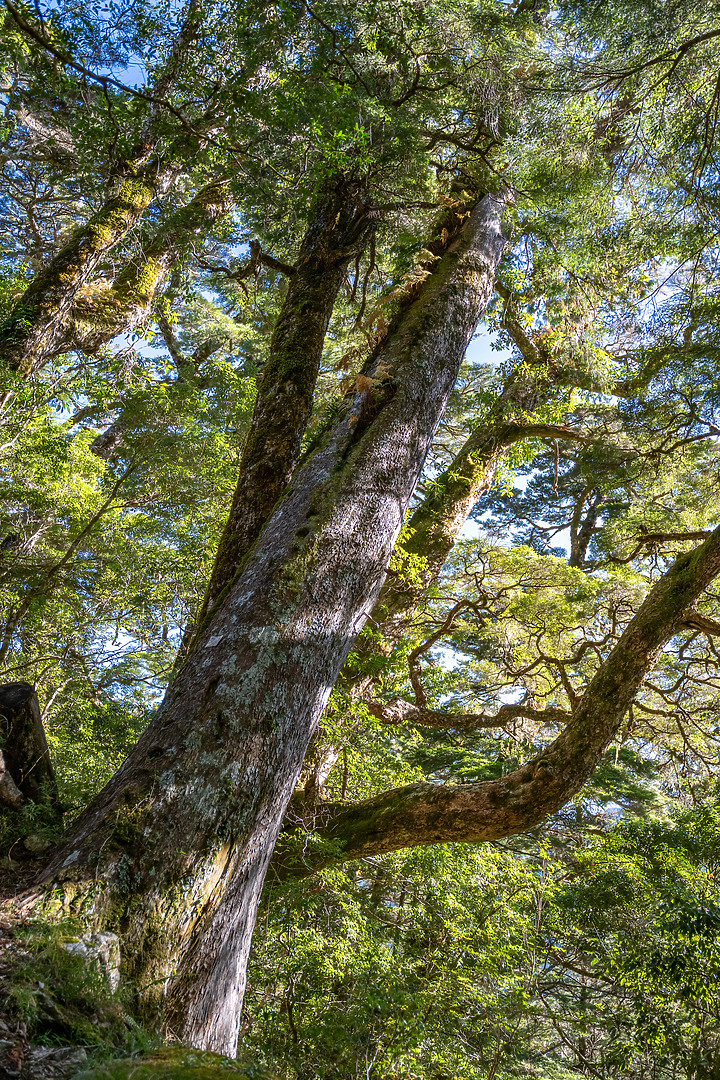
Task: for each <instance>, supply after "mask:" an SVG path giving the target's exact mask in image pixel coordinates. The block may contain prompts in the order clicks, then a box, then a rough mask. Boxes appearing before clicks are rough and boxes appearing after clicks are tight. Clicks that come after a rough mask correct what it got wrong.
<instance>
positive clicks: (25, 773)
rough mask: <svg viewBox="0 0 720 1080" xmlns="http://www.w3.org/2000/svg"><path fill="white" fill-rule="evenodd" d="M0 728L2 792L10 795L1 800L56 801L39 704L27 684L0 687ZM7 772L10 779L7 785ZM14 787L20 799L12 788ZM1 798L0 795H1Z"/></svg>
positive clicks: (19, 801)
mask: <svg viewBox="0 0 720 1080" xmlns="http://www.w3.org/2000/svg"><path fill="white" fill-rule="evenodd" d="M0 731H1V732H2V746H3V749H2V758H3V760H4V766H5V773H4V776H3V778H2V780H1V781H0V784H1V785H2V791H3V792H7V793H8V794H9V796H10V797H7V798H3V801H4V802H6V803H8V804H9V805H11V806H15V808H18V807H19V806H20V805H22V803H23V802H24V801H25V800H26V799H32V801H33V802H36V803H39V802H45V801H48V802H51V803H53V804H54V805H55V806H57V803H58V791H57V783H56V781H55V773H54V770H53V767H52V762H51V760H50V751H49V750H48V745H47V740H46V738H45V729H44V728H43V723H42V717H41V714H40V705H39V703H38V699H37V694H36V693H35V689H34V687H32V686H31V685H30V683H25V682H17V683H6V684H5V685H4V686H0ZM8 774H9V777H10V779H11V781H12V782H13V783H12V785H10V784H8ZM12 787H15V788H16V790H17V792H18V794H19V796H20V798H19V799H18V798H17V796H15V794H14V792H13V791H12ZM0 798H2V794H0Z"/></svg>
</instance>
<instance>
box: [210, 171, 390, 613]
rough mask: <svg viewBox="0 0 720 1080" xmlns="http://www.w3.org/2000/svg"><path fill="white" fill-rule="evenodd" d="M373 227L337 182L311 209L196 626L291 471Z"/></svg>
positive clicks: (358, 200) (365, 210)
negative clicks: (345, 287) (331, 334)
mask: <svg viewBox="0 0 720 1080" xmlns="http://www.w3.org/2000/svg"><path fill="white" fill-rule="evenodd" d="M375 225H376V215H375V214H374V213H373V211H372V210H371V209H370V208H369V206H368V205H367V204H366V202H365V201H364V198H363V197H362V192H359V191H358V190H354V189H352V188H350V187H348V185H347V184H346V183H344V182H339V183H338V184H337V185H336V186H335V187H334V188H333V189H332V190H331V191H330V192H328V193H327V194H326V195H325V196H324V197H323V198H322V199H321V201H320V202H319V204H318V205H317V206H316V208H315V214H314V217H313V220H312V222H311V224H310V226H309V228H308V231H307V233H306V234H305V237H304V239H303V242H302V245H301V247H300V253H299V257H298V261H297V268H296V271H295V272H294V273H293V274H292V275H291V276H290V283H289V287H288V291H287V296H286V297H285V301H284V303H283V307H282V311H281V312H280V315H279V317H278V321H277V324H276V326H275V329H274V331H273V336H272V340H271V342H270V350H269V356H268V359H267V361H266V363H265V366H264V368H263V371H262V379H261V382H260V386H259V388H258V396H257V400H256V402H255V411H254V413H253V418H252V421H251V425H250V431H249V432H248V436H247V439H246V442H245V446H244V448H243V454H242V458H241V461H240V475H239V477H238V482H237V486H236V488H235V493H234V495H233V501H232V506H231V508H230V514H229V516H228V519H227V522H226V524H225V528H224V530H223V534H222V537H221V539H220V544H219V547H218V552H217V556H216V559H215V565H214V566H213V570H212V574H211V576H210V582H209V584H208V588H207V592H206V594H205V599H204V601H203V605H202V608H201V610H200V613H199V616H198V620H197V625H198V626H202V624H203V622H204V621H205V619H206V618H207V616H208V614H209V613H210V612H212V610H213V609H214V608H215V606H216V605H217V604H218V602H219V600H220V599H221V598H222V596H223V594H224V592H225V591H226V590H227V588H228V587H229V585H230V584H231V583H232V581H233V580H234V578H235V575H236V574H237V572H238V568H239V567H240V565H241V564H242V561H243V559H244V558H245V556H246V555H247V554H248V552H249V551H250V550H251V549H252V546H253V544H254V543H255V541H256V540H257V538H258V536H259V535H260V532H261V530H262V527H263V525H264V524H265V522H266V521H267V519H268V517H269V516H270V514H271V512H272V510H273V508H274V506H275V504H276V503H277V501H278V499H279V498H280V496H281V494H282V492H283V491H284V489H285V488H286V486H287V484H288V482H289V480H290V477H291V475H292V473H293V470H294V469H295V466H296V465H297V463H298V458H299V456H300V447H301V443H302V438H303V435H304V433H305V429H306V427H307V424H308V421H309V419H310V415H311V412H312V404H313V395H314V392H315V383H316V381H317V375H318V370H319V367H320V360H321V357H322V350H323V344H324V342H325V333H326V331H327V327H328V323H329V322H330V316H331V315H332V311H333V307H334V305H335V300H336V298H337V294H338V292H339V290H340V287H341V285H342V282H343V279H344V277H345V269H346V267H347V264H348V262H349V261H350V259H351V258H352V257H353V256H354V255H355V254H357V253H358V252H360V251H362V249H363V248H364V246H365V244H366V242H367V240H368V238H369V237H370V235H371V234H372V232H373V230H374V228H375ZM258 251H259V248H256V249H255V253H257V252H258ZM258 257H259V256H258Z"/></svg>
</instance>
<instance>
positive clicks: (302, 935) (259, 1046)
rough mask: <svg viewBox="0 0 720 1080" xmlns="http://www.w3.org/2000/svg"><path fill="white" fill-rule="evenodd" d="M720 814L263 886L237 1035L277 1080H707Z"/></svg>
mask: <svg viewBox="0 0 720 1080" xmlns="http://www.w3.org/2000/svg"><path fill="white" fill-rule="evenodd" d="M719 829H720V811H719V810H718V806H717V804H716V803H715V802H714V801H711V802H708V803H706V804H705V805H703V806H701V807H698V808H696V809H691V810H685V811H681V812H679V813H676V814H675V815H674V817H673V819H672V820H671V821H668V822H667V823H665V824H660V823H658V822H634V823H622V824H620V825H618V826H617V827H615V828H614V829H611V830H610V831H609V832H608V833H607V834H606V835H604V836H601V837H597V838H595V839H586V840H584V841H582V842H581V843H580V845H579V846H576V845H575V844H570V845H567V846H557V845H554V846H552V847H550V846H548V845H547V844H544V843H542V842H541V843H538V842H537V841H532V840H531V839H528V842H526V843H525V845H522V844H520V845H518V846H517V847H516V849H515V850H513V849H512V846H510V848H509V849H508V848H507V847H506V848H505V850H502V847H500V848H498V849H494V848H492V847H463V846H459V847H458V846H456V847H436V848H432V849H424V850H422V849H421V850H416V851H414V852H404V853H400V854H397V855H393V856H386V857H385V858H383V859H381V860H366V861H364V862H361V863H357V864H355V865H353V866H352V867H349V868H347V869H344V870H335V871H332V872H328V871H325V872H323V874H322V876H321V877H320V878H319V879H318V878H315V879H313V880H312V881H311V882H309V883H308V884H304V885H299V886H297V887H295V889H294V890H292V889H287V888H286V889H285V890H283V891H282V892H281V893H280V894H278V893H277V892H270V893H269V894H268V896H267V897H266V907H265V910H264V912H263V914H262V916H261V919H260V920H259V926H258V932H257V934H256V939H255V952H254V960H253V963H252V968H251V975H250V991H249V999H248V1002H247V1010H248V1011H247V1016H246V1020H245V1026H246V1028H247V1029H248V1030H247V1034H246V1035H245V1039H244V1046H245V1050H246V1051H250V1052H251V1053H254V1054H255V1053H256V1054H258V1055H259V1056H260V1059H261V1060H263V1061H265V1062H266V1063H267V1064H268V1066H269V1067H271V1068H273V1069H275V1070H276V1071H277V1073H278V1075H279V1076H280V1077H283V1078H284V1077H288V1078H290V1077H296V1076H298V1077H302V1078H304V1077H308V1078H309V1077H311V1076H312V1077H327V1078H331V1077H342V1080H348V1078H352V1077H364V1076H365V1075H366V1074H367V1069H368V1068H370V1069H371V1075H372V1076H374V1077H377V1078H378V1080H380V1078H393V1080H394V1078H398V1080H399V1078H400V1077H420V1078H423V1080H425V1078H433V1080H435V1078H438V1080H439V1078H440V1077H448V1076H452V1077H456V1078H457V1080H471V1078H480V1077H482V1078H483V1080H484V1078H485V1077H487V1075H488V1072H489V1071H491V1072H492V1075H493V1076H496V1077H498V1078H499V1080H500V1078H508V1080H509V1078H511V1077H520V1076H536V1077H542V1078H544V1080H555V1078H561V1077H563V1078H568V1077H574V1076H581V1075H586V1074H587V1068H588V1067H590V1066H591V1067H592V1069H593V1070H594V1073H595V1074H596V1075H598V1076H600V1077H603V1078H606V1077H607V1078H608V1080H610V1078H617V1077H627V1078H629V1080H630V1078H638V1080H639V1078H641V1077H644V1076H646V1075H647V1070H652V1072H651V1075H654V1076H656V1077H657V1078H658V1080H665V1078H667V1080H670V1078H671V1077H674V1076H678V1075H687V1076H692V1077H694V1078H695V1077H697V1080H710V1078H712V1077H714V1076H715V1075H716V1073H715V1071H714V1070H715V1068H716V1062H717V1054H718V1050H719V1049H720V1041H719V1040H720V1018H719V1017H718V1015H717V1009H716V1002H717V995H718V989H719V988H720V968H718V959H719V957H720V949H719V947H718V946H719V945H720V941H719V940H718V934H720V907H719V906H718V905H719V904H720V891H719V889H718V884H717V869H718V856H719V853H720V847H719V846H718V836H719V835H720V832H719Z"/></svg>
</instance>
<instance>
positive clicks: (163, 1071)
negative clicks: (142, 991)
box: [75, 1046, 273, 1080]
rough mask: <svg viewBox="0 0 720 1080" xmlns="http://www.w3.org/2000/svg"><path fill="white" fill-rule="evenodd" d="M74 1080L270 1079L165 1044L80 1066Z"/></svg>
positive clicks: (206, 1053) (203, 1052) (270, 1079)
mask: <svg viewBox="0 0 720 1080" xmlns="http://www.w3.org/2000/svg"><path fill="white" fill-rule="evenodd" d="M75 1080H273V1077H272V1074H271V1073H268V1072H266V1071H265V1070H263V1069H258V1068H255V1067H253V1066H252V1065H247V1064H245V1065H241V1064H239V1063H238V1062H237V1061H233V1060H232V1059H231V1058H226V1057H221V1056H220V1054H211V1053H210V1052H209V1051H207V1050H192V1049H189V1048H188V1047H186V1046H164V1047H162V1048H161V1049H159V1050H156V1051H155V1052H154V1053H152V1054H148V1055H147V1056H145V1057H132V1058H122V1059H121V1060H119V1061H106V1062H101V1063H98V1064H95V1065H93V1066H92V1067H91V1068H89V1069H83V1070H82V1072H79V1073H77V1074H76V1078H75Z"/></svg>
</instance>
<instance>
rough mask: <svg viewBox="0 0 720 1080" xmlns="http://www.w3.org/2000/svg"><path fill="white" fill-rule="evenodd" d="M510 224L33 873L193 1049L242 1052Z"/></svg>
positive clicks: (458, 248)
mask: <svg viewBox="0 0 720 1080" xmlns="http://www.w3.org/2000/svg"><path fill="white" fill-rule="evenodd" d="M502 209H503V199H502V198H501V197H498V196H494V195H486V196H485V197H483V198H482V199H481V200H480V201H479V202H478V203H477V204H476V205H475V207H474V208H473V210H472V212H471V213H470V214H469V216H468V217H467V219H466V220H465V222H464V224H463V226H462V229H461V230H460V232H459V235H458V237H457V239H456V240H455V241H454V242H453V243H452V244H451V245H450V250H448V251H447V252H446V254H445V256H444V257H443V258H442V259H441V260H440V261H439V263H438V264H437V268H436V269H435V271H434V272H433V273H432V274H430V275H429V276H428V278H427V279H426V281H425V284H424V288H423V289H422V290H421V292H420V294H419V295H418V296H417V298H416V299H415V300H414V301H413V302H412V303H410V304H408V306H407V307H406V309H405V311H404V315H403V317H402V318H401V319H400V320H399V322H398V324H397V325H396V327H395V330H394V332H393V333H392V334H391V335H390V336H389V338H388V339H387V340H386V342H385V344H384V346H383V347H382V348H380V349H378V350H377V352H376V353H375V356H374V359H373V364H372V366H371V367H370V368H369V370H368V372H367V375H366V376H365V378H364V380H363V382H362V383H361V386H362V388H361V389H358V391H357V393H356V394H355V395H354V398H353V400H352V402H351V403H350V405H349V408H348V411H347V413H346V414H345V416H344V417H343V418H342V419H341V420H340V421H339V422H338V424H337V425H336V426H335V427H334V429H333V430H332V431H331V432H329V434H328V436H327V438H326V441H325V443H324V444H323V445H322V446H321V447H320V448H319V449H318V450H317V451H316V452H315V453H314V455H313V456H312V457H311V458H310V459H309V460H308V461H307V463H306V464H305V465H304V466H303V467H302V468H301V469H299V470H298V472H297V474H296V475H295V477H294V478H293V481H292V483H291V486H290V489H289V490H288V491H287V493H286V494H285V496H284V498H283V499H282V501H281V502H280V504H279V506H278V507H277V509H276V510H275V512H274V514H273V516H272V518H271V519H270V521H269V523H268V525H267V526H266V528H265V530H264V532H263V535H262V536H261V538H260V541H259V543H258V544H257V546H256V548H255V549H254V550H253V552H252V554H251V555H250V557H249V558H248V560H247V561H246V563H245V565H244V567H243V569H242V571H241V573H240V574H239V576H238V577H237V579H236V581H235V582H234V583H233V585H232V586H231V588H230V589H229V591H228V593H227V595H226V597H225V599H224V601H223V603H222V605H221V606H220V607H219V609H218V610H217V612H216V614H215V615H214V617H213V618H212V619H211V621H210V624H209V626H208V627H207V630H206V631H205V632H204V633H203V635H202V637H201V639H200V640H199V642H198V644H197V646H196V647H195V648H194V649H193V651H192V652H191V654H190V656H189V658H188V660H187V662H186V664H185V666H184V667H183V668H182V670H181V671H180V673H179V674H178V676H177V678H176V680H175V681H174V683H173V684H172V686H171V687H170V689H169V691H168V693H167V695H166V699H165V701H164V703H163V705H162V707H161V708H160V710H159V711H158V713H157V715H156V717H155V719H154V721H153V722H152V723H151V724H150V726H149V728H148V729H147V730H146V732H145V733H144V734H143V736H142V738H141V739H140V742H139V743H138V745H137V746H136V748H135V749H134V750H133V752H132V753H131V754H130V756H129V758H128V759H127V761H126V762H125V763H124V764H123V766H122V767H121V768H120V769H119V770H118V772H117V773H116V775H115V776H114V777H113V779H112V780H111V781H110V783H109V784H108V785H107V787H106V788H105V789H104V791H102V792H101V793H100V795H99V796H98V797H97V798H96V799H95V800H94V801H93V803H92V804H91V805H90V806H89V807H88V809H87V810H86V811H85V812H84V813H83V814H82V815H81V817H80V818H79V820H78V822H77V825H76V827H75V829H74V831H73V834H72V837H71V839H70V841H69V842H68V844H67V845H66V846H65V847H64V848H63V849H62V850H61V851H60V852H59V853H58V854H57V855H56V857H55V858H54V860H53V861H52V863H51V865H50V866H49V867H48V868H47V869H46V871H45V873H44V874H43V876H42V880H43V882H45V883H48V884H50V883H53V882H56V883H59V882H61V881H62V880H65V881H67V882H68V886H69V887H70V889H71V890H72V889H76V890H77V891H78V892H80V893H82V892H83V891H84V892H85V894H86V895H88V896H92V905H93V910H94V912H95V917H96V918H97V919H99V920H104V921H105V922H106V924H107V923H109V922H111V921H113V920H114V921H115V922H116V924H118V925H119V924H121V925H122V930H123V942H124V950H125V968H126V971H128V972H129V973H132V974H134V975H135V976H136V977H141V976H142V977H144V978H145V979H146V980H147V983H148V984H150V983H152V984H153V985H154V986H155V987H158V986H162V980H163V979H168V983H167V998H168V1001H167V1025H168V1028H169V1030H171V1031H172V1032H173V1033H174V1034H175V1035H177V1036H178V1037H180V1038H182V1039H184V1040H186V1041H187V1042H189V1043H191V1044H193V1045H196V1046H199V1047H208V1048H212V1049H215V1050H218V1051H222V1052H225V1053H230V1054H232V1053H234V1052H235V1049H236V1045H237V1038H238V1025H239V1016H240V1008H241V1005H242V998H243V992H244V987H245V970H246V963H247V954H248V949H249V945H250V938H251V935H252V930H253V925H254V921H255V915H256V910H257V903H258V899H259V895H260V890H261V888H262V884H263V879H264V877H265V872H266V868H267V864H268V861H269V858H270V855H271V853H272V850H273V846H274V843H275V840H276V837H277V834H278V831H279V828H280V825H281V822H282V818H283V814H284V812H285V808H286V806H287V803H288V801H289V799H290V795H291V793H292V791H293V787H294V785H295V783H296V780H297V776H298V774H299V772H300V768H301V765H302V762H303V758H304V755H305V751H306V748H307V745H308V742H309V740H310V738H311V736H312V733H313V731H314V728H315V725H316V724H317V721H318V718H319V716H320V715H321V713H322V711H323V708H324V707H325V704H326V702H327V699H328V695H329V693H330V690H331V688H332V686H333V683H334V682H335V679H336V678H337V675H338V672H339V671H340V668H341V666H342V664H343V662H344V660H345V658H346V656H347V654H348V651H349V649H350V648H351V646H352V644H353V641H354V639H355V637H356V635H357V633H358V632H359V630H360V628H361V626H362V624H363V622H364V619H365V617H366V615H367V612H368V611H369V610H370V609H371V607H372V604H373V603H374V601H375V599H376V597H377V594H378V591H379V589H380V586H381V584H382V581H383V578H384V575H385V570H386V567H387V563H388V559H389V556H390V552H391V550H392V547H393V544H394V542H395V539H396V536H397V534H398V532H399V530H400V527H401V525H402V521H403V517H404V514H405V510H406V508H407V505H408V502H409V500H410V497H411V495H412V492H413V490H414V488H415V485H416V484H417V481H418V478H419V476H420V472H421V469H422V466H423V462H424V460H425V457H426V454H427V451H428V447H429V445H430V442H431V440H432V438H433V435H434V433H435V430H436V428H437V424H438V422H439V419H440V417H441V415H442V412H443V409H444V407H445V404H446V402H447V398H448V395H449V394H450V391H451V389H452V387H453V385H454V383H455V380H456V378H457V374H458V370H459V366H460V363H461V361H462V358H463V356H464V354H465V350H466V348H467V345H468V343H469V341H470V338H471V336H472V334H473V332H474V330H475V327H476V325H477V322H478V319H479V317H480V315H481V314H482V312H483V310H484V309H485V306H486V305H487V302H488V299H489V297H490V295H491V292H492V287H493V281H494V277H495V271H496V267H497V264H498V261H499V258H500V255H501V253H502V249H503V246H504V240H503V237H502V233H501V230H500V215H501V212H502ZM98 881H102V882H103V886H102V889H98V886H97V884H96V883H97V882H98ZM83 883H84V885H83ZM157 980H160V981H159V982H158V981H157Z"/></svg>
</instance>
